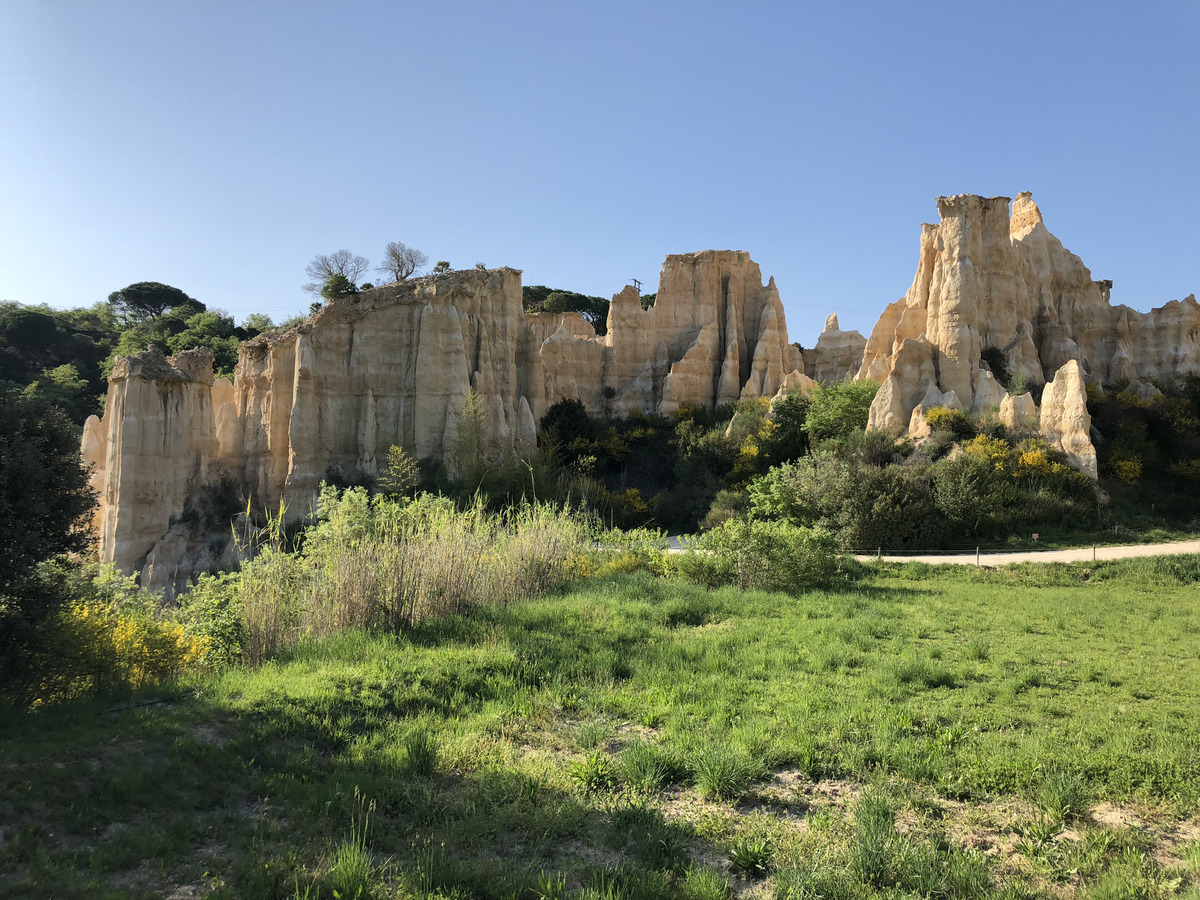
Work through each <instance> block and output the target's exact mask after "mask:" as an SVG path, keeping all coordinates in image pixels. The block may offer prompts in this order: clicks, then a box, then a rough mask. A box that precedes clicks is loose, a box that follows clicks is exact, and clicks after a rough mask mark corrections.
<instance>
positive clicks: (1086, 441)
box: [1039, 359, 1096, 478]
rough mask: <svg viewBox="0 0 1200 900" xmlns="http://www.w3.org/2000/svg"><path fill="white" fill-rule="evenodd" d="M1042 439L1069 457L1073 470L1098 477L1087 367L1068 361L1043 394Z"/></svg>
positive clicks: (1076, 361) (1075, 361)
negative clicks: (1089, 403) (1085, 378)
mask: <svg viewBox="0 0 1200 900" xmlns="http://www.w3.org/2000/svg"><path fill="white" fill-rule="evenodd" d="M1039 430H1040V431H1041V434H1042V437H1044V438H1045V439H1046V440H1047V441H1049V442H1050V443H1052V444H1054V445H1055V446H1057V447H1058V448H1059V449H1061V450H1062V451H1063V452H1064V453H1066V454H1067V460H1068V461H1069V462H1070V463H1071V465H1072V466H1073V467H1075V468H1076V469H1079V470H1080V471H1081V472H1085V473H1087V474H1088V475H1089V476H1090V477H1092V478H1095V477H1096V448H1095V447H1093V446H1092V438H1091V432H1092V417H1091V415H1089V414H1088V409H1087V388H1086V386H1085V385H1084V381H1083V367H1082V366H1081V365H1080V364H1079V361H1078V360H1074V359H1072V360H1068V361H1067V362H1065V363H1064V364H1063V367H1062V368H1061V369H1059V370H1058V371H1057V372H1056V373H1055V374H1054V379H1053V380H1052V381H1051V382H1050V383H1049V384H1047V385H1046V390H1045V391H1044V392H1043V393H1042V418H1041V425H1040V427H1039Z"/></svg>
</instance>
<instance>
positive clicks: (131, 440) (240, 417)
mask: <svg viewBox="0 0 1200 900" xmlns="http://www.w3.org/2000/svg"><path fill="white" fill-rule="evenodd" d="M937 204H938V211H939V213H940V215H941V221H940V223H939V224H937V225H924V226H922V231H921V241H920V258H919V261H918V265H917V272H916V275H915V276H914V278H913V282H912V285H911V286H910V287H909V290H908V293H907V294H906V295H905V296H904V297H903V298H902V299H900V300H898V301H896V302H895V303H893V304H891V305H889V306H888V307H887V308H886V309H885V310H884V312H883V314H882V315H881V316H880V319H879V321H878V323H877V324H876V325H875V328H874V329H873V330H872V332H871V335H870V337H869V338H867V339H865V340H864V338H863V337H862V335H860V334H858V332H853V331H850V332H843V331H842V330H841V329H840V327H839V325H838V321H837V317H836V316H830V318H829V319H828V320H827V322H826V328H825V331H824V332H823V333H822V335H821V336H820V338H819V339H818V341H817V343H816V346H815V347H814V348H813V349H812V350H810V351H807V355H808V361H809V365H808V367H807V369H806V366H805V359H804V356H803V355H802V354H801V351H800V350H799V349H798V348H797V347H796V346H795V345H793V344H791V343H789V341H788V335H787V326H786V322H785V317H784V311H783V305H782V303H781V301H780V298H779V292H778V290H777V289H776V286H775V282H774V280H773V279H769V280H768V281H767V283H766V284H764V283H763V280H762V274H761V272H760V270H759V267H758V265H757V264H755V263H754V262H753V260H751V259H750V257H749V255H748V254H746V253H744V252H739V251H725V250H723V251H717V250H707V251H703V252H701V253H688V254H680V255H674V256H668V257H667V258H666V261H665V262H664V263H663V267H662V272H661V275H660V279H659V285H658V293H657V299H656V301H655V303H654V305H653V306H651V307H650V308H648V309H643V308H642V305H641V297H640V295H639V292H638V291H637V290H635V289H634V288H632V287H629V288H626V289H625V290H623V291H621V292H620V293H618V294H617V295H616V296H614V297H613V299H612V303H611V305H610V307H609V316H608V322H607V333H606V334H605V335H604V336H602V337H600V336H597V335H596V334H595V330H594V329H593V328H592V327H591V325H590V324H589V323H588V322H587V321H586V320H584V319H583V317H582V316H579V315H577V314H573V313H568V314H561V315H551V314H536V315H535V314H526V313H524V312H523V310H522V304H521V273H520V272H518V271H517V270H515V269H508V268H502V269H495V270H482V269H476V270H467V271H461V272H452V273H448V274H446V275H441V276H436V277H430V278H423V279H416V280H413V281H408V282H403V283H400V284H393V285H388V286H386V287H382V288H376V289H373V290H369V291H364V292H362V293H360V294H355V295H353V296H351V297H347V298H344V299H341V300H337V301H334V302H332V303H330V304H329V305H328V306H325V307H323V308H322V309H321V310H319V311H318V312H317V313H316V314H315V315H314V316H313V317H311V318H310V319H309V320H308V321H307V322H306V323H304V324H303V325H301V326H299V327H298V328H296V329H293V330H291V331H288V332H285V333H282V334H272V335H261V336H259V337H258V338H255V339H254V340H251V341H247V342H246V343H245V344H243V345H242V347H241V349H240V350H239V360H238V365H237V370H236V375H235V377H234V379H233V381H232V382H229V381H226V380H223V379H222V380H215V381H214V379H213V376H212V360H211V356H210V355H209V354H207V352H206V351H191V352H189V353H183V354H179V355H177V356H175V357H171V358H170V359H165V358H164V357H163V356H162V355H161V354H159V353H157V351H147V352H146V353H143V354H139V355H138V356H135V357H133V358H130V359H126V360H120V361H119V362H118V364H117V366H116V368H115V369H114V372H113V376H112V379H111V381H110V384H109V394H108V401H107V406H106V412H105V416H104V418H103V419H94V418H93V419H91V420H89V421H88V423H87V425H86V427H85V429H84V442H83V453H84V458H85V459H86V460H87V461H88V462H90V463H91V464H92V465H93V469H92V476H91V477H92V485H93V486H94V487H95V488H96V489H97V491H98V492H99V494H100V497H101V505H100V510H99V513H98V514H97V518H96V528H97V531H98V532H99V535H100V547H101V558H102V559H104V560H105V561H111V562H115V563H117V564H118V565H119V566H120V567H121V568H123V569H125V570H126V571H134V570H137V569H140V568H142V567H143V566H144V565H146V563H147V560H150V561H151V562H153V563H154V564H155V565H156V566H157V567H158V568H159V569H170V570H171V573H172V574H171V576H170V578H171V580H172V581H173V582H175V583H178V581H179V580H180V579H181V578H183V577H185V576H186V573H183V572H182V569H181V568H180V565H181V560H183V559H185V558H187V557H190V556H193V555H195V554H194V553H193V549H194V548H193V545H192V544H189V543H188V540H189V538H187V536H186V535H182V534H180V533H178V529H177V530H176V532H174V533H173V534H172V535H171V536H170V538H169V540H168V541H167V542H166V543H164V544H163V545H162V546H161V547H159V546H157V545H158V543H159V541H160V539H161V538H163V536H164V535H165V534H166V533H167V531H168V529H169V527H170V526H171V523H172V517H174V516H177V515H178V514H179V513H180V512H181V511H182V510H183V508H184V504H185V502H186V501H187V500H188V499H189V498H190V497H193V496H194V495H195V494H196V493H197V491H199V490H200V489H201V488H202V487H203V486H204V485H205V484H206V483H208V482H209V481H210V480H212V479H213V478H214V477H215V476H216V475H217V474H218V473H223V474H224V475H228V477H229V478H230V479H232V481H233V483H234V484H236V485H237V486H238V490H240V491H241V493H242V496H243V497H244V498H249V499H250V500H251V501H252V502H253V503H254V504H255V505H256V506H258V507H259V508H267V509H274V508H276V507H277V505H278V504H279V503H280V502H283V503H285V504H286V509H287V517H288V518H289V519H296V518H300V517H303V516H305V515H307V514H308V513H309V512H310V511H311V506H312V501H313V499H314V496H315V494H316V491H317V487H318V485H319V483H320V481H321V480H322V479H324V478H326V477H327V476H329V475H330V474H331V473H341V474H342V475H343V476H344V477H348V478H364V477H365V478H369V477H372V476H374V475H375V474H376V473H377V472H378V470H379V467H380V465H381V464H382V460H383V459H384V458H385V455H386V453H387V450H388V448H389V447H391V446H392V445H393V444H397V445H400V446H402V447H404V448H405V449H406V450H408V452H409V453H411V454H412V455H413V456H415V457H418V458H427V457H431V458H434V459H437V460H442V461H445V462H447V463H448V464H450V465H453V464H454V457H455V455H456V453H457V451H458V449H459V447H460V445H462V444H463V443H464V442H465V441H466V439H467V436H469V435H477V436H479V435H481V437H480V440H481V441H482V444H483V447H482V448H481V449H482V450H483V451H484V452H498V451H499V450H500V449H501V448H510V447H511V448H518V449H519V448H520V447H521V446H522V445H524V446H526V447H529V446H532V445H533V444H534V443H535V442H536V431H537V422H538V421H539V420H540V418H541V417H542V416H543V415H544V414H545V411H546V409H547V408H548V407H549V406H550V405H551V404H553V403H555V402H557V401H559V400H562V399H566V398H574V399H578V400H581V401H582V402H583V403H584V404H585V405H586V406H587V407H588V408H589V409H590V410H591V411H592V412H594V413H606V414H610V415H612V414H627V413H634V412H637V413H657V414H663V415H670V414H672V413H674V412H675V411H677V410H679V409H681V408H683V407H701V408H712V407H714V406H716V405H718V404H722V403H727V402H731V401H735V400H739V399H744V398H752V397H768V398H770V397H777V396H782V395H784V394H786V393H787V392H788V391H789V390H797V389H800V390H805V389H811V388H812V387H814V386H815V384H816V382H817V381H830V380H834V379H840V378H843V377H845V376H846V375H848V374H854V375H855V377H858V378H872V379H875V380H877V381H879V382H880V385H881V386H880V389H879V391H878V393H877V394H876V397H875V400H874V403H873V404H872V407H871V411H870V424H869V427H871V428H876V429H880V430H883V431H886V432H888V433H890V434H894V435H896V436H900V435H903V434H905V433H910V432H911V433H914V434H915V433H916V432H923V430H924V429H925V428H926V427H927V423H926V422H925V420H924V411H926V410H929V409H932V408H933V407H935V406H945V407H950V408H960V407H961V408H966V409H968V410H970V411H971V412H973V413H976V414H981V413H989V414H990V413H994V414H996V415H997V416H999V417H1000V418H1001V419H1002V420H1004V421H1006V422H1012V423H1014V427H1028V424H1027V423H1028V422H1029V420H1030V419H1031V417H1032V416H1034V415H1036V413H1037V410H1036V407H1033V401H1032V398H1031V397H1029V396H1028V395H1024V396H1022V397H1017V398H1013V397H1010V396H1008V394H1007V392H1006V391H1005V389H1004V385H1003V384H1002V383H1001V382H1002V381H1004V380H1005V379H1007V383H1008V385H1009V386H1012V385H1013V384H1014V383H1015V382H1024V383H1025V384H1026V385H1028V386H1029V387H1031V388H1034V389H1036V388H1037V387H1039V386H1040V385H1042V384H1044V383H1045V382H1046V381H1047V380H1051V379H1052V381H1051V384H1050V385H1048V386H1047V387H1046V395H1045V396H1044V398H1043V408H1042V411H1041V424H1040V427H1041V430H1042V433H1043V434H1045V435H1046V436H1047V438H1048V439H1050V440H1053V441H1054V442H1055V443H1057V444H1058V445H1059V446H1061V447H1062V448H1063V449H1064V451H1065V452H1067V454H1068V455H1069V456H1070V457H1071V458H1072V460H1073V461H1074V462H1075V464H1076V465H1078V466H1080V467H1081V468H1083V469H1084V470H1085V471H1088V472H1089V473H1090V474H1092V475H1093V476H1094V474H1095V451H1094V449H1092V448H1091V444H1090V441H1089V439H1088V434H1089V425H1090V423H1089V422H1088V421H1087V419H1086V416H1087V409H1086V391H1085V388H1084V385H1085V383H1086V382H1093V383H1101V384H1117V383H1121V384H1124V385H1127V386H1128V388H1129V389H1130V390H1132V391H1134V392H1135V393H1137V394H1138V395H1139V396H1149V395H1152V394H1153V392H1154V391H1155V388H1154V387H1153V385H1152V384H1151V383H1150V381H1151V380H1152V379H1163V378H1172V377H1174V376H1175V375H1177V374H1178V373H1181V372H1189V371H1197V370H1200V304H1197V302H1196V299H1195V297H1188V298H1186V299H1185V300H1183V301H1172V302H1171V303H1168V304H1166V305H1165V306H1163V307H1160V308H1158V309H1155V310H1153V311H1151V312H1149V313H1138V312H1135V311H1133V310H1132V309H1129V308H1128V307H1125V306H1113V305H1112V304H1111V303H1110V293H1111V288H1112V284H1111V282H1107V281H1096V280H1093V278H1092V276H1091V273H1090V272H1089V271H1088V269H1087V268H1086V267H1085V266H1084V265H1083V263H1082V262H1081V261H1080V260H1079V258H1078V257H1076V256H1075V255H1074V254H1072V253H1070V252H1069V251H1067V250H1066V249H1065V248H1064V247H1063V246H1062V244H1061V243H1059V241H1058V240H1057V238H1055V237H1054V236H1053V235H1051V234H1050V233H1049V231H1047V230H1046V227H1045V224H1044V222H1043V221H1042V216H1041V212H1040V211H1039V210H1038V208H1037V206H1036V205H1035V204H1034V203H1033V200H1032V198H1031V197H1030V195H1029V194H1021V195H1019V196H1018V197H1017V199H1016V200H1015V201H1012V205H1011V210H1010V207H1009V200H1008V198H1006V197H992V198H985V197H977V196H973V195H965V194H964V195H959V196H955V197H941V198H939V199H938V201H937ZM985 360H986V361H985ZM993 367H994V371H993ZM814 377H815V380H814ZM472 392H473V396H474V401H473V402H471V403H467V400H468V398H469V397H471V396H472ZM465 410H469V411H470V413H469V414H470V415H471V417H472V419H473V424H472V427H471V428H470V429H469V430H464V429H463V428H462V422H461V421H460V420H461V418H462V416H463V415H464V411H465ZM915 411H916V414H914V412H915ZM210 555H212V554H210Z"/></svg>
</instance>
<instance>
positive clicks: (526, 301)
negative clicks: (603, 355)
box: [521, 284, 609, 334]
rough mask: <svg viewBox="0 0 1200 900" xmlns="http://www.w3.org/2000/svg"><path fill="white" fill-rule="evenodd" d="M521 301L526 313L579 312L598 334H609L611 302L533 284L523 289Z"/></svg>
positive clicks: (601, 298)
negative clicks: (609, 308)
mask: <svg viewBox="0 0 1200 900" xmlns="http://www.w3.org/2000/svg"><path fill="white" fill-rule="evenodd" d="M521 301H522V305H523V306H524V308H525V312H548V313H554V314H562V313H566V312H577V313H579V314H580V315H582V316H583V317H584V318H585V319H587V321H588V323H589V324H591V326H592V328H594V329H595V331H596V334H605V333H607V330H608V307H609V301H608V300H605V299H604V298H603V297H592V296H588V295H587V294H580V293H578V292H576V291H564V290H561V289H558V288H549V287H546V285H544V284H531V285H526V286H525V287H523V288H521Z"/></svg>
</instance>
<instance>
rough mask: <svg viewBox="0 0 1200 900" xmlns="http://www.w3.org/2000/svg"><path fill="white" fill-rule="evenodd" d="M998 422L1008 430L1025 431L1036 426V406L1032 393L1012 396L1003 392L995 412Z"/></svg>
mask: <svg viewBox="0 0 1200 900" xmlns="http://www.w3.org/2000/svg"><path fill="white" fill-rule="evenodd" d="M997 418H998V419H999V420H1000V423H1001V424H1002V425H1004V427H1005V428H1007V429H1008V430H1009V431H1025V430H1028V429H1031V428H1036V427H1037V426H1038V407H1037V404H1036V403H1034V402H1033V395H1032V394H1030V393H1028V392H1026V393H1024V394H1019V395H1017V396H1015V397H1014V396H1013V395H1012V394H1005V395H1004V399H1003V400H1002V401H1000V411H999V413H998V414H997Z"/></svg>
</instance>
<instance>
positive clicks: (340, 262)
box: [304, 250, 371, 294]
mask: <svg viewBox="0 0 1200 900" xmlns="http://www.w3.org/2000/svg"><path fill="white" fill-rule="evenodd" d="M370 266H371V263H370V262H369V261H368V260H367V259H366V258H365V257H362V256H355V255H354V254H353V253H351V252H350V251H349V250H338V251H336V252H335V253H330V254H329V255H325V254H324V253H322V254H321V255H320V256H314V257H313V261H312V262H310V263H309V264H308V265H307V266H305V268H304V274H305V275H307V276H308V277H309V278H311V279H312V281H310V282H309V283H308V284H306V285H304V290H306V291H308V292H309V293H310V294H320V293H321V290H322V289H323V288H324V287H325V285H326V284H327V283H328V282H329V279H330V278H332V277H333V276H335V275H341V276H342V277H343V278H345V279H346V280H347V281H349V282H350V283H351V284H352V285H355V286H357V285H358V279H360V278H362V276H363V273H364V272H366V271H367V269H368V268H370Z"/></svg>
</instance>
